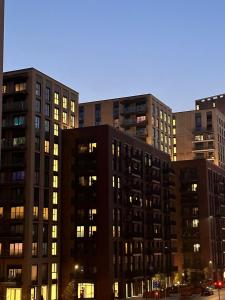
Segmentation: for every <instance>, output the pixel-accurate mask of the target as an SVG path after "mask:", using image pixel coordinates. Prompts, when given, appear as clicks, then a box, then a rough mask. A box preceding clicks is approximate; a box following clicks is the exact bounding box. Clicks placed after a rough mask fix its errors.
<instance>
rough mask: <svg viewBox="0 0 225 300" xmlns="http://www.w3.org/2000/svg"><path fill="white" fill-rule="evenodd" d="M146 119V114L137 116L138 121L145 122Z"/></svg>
mask: <svg viewBox="0 0 225 300" xmlns="http://www.w3.org/2000/svg"><path fill="white" fill-rule="evenodd" d="M145 120H146V116H140V117H137V123H141V122H144V121H145Z"/></svg>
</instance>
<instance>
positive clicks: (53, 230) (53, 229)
mask: <svg viewBox="0 0 225 300" xmlns="http://www.w3.org/2000/svg"><path fill="white" fill-rule="evenodd" d="M52 238H53V239H56V238H57V226H56V225H53V226H52Z"/></svg>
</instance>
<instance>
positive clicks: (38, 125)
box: [34, 116, 41, 129]
mask: <svg viewBox="0 0 225 300" xmlns="http://www.w3.org/2000/svg"><path fill="white" fill-rule="evenodd" d="M34 127H35V128H36V129H40V128H41V118H40V117H39V116H35V120H34Z"/></svg>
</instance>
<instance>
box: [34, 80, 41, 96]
mask: <svg viewBox="0 0 225 300" xmlns="http://www.w3.org/2000/svg"><path fill="white" fill-rule="evenodd" d="M35 94H36V96H37V97H41V84H40V82H36V89H35Z"/></svg>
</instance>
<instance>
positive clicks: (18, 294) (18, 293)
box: [6, 288, 22, 300]
mask: <svg viewBox="0 0 225 300" xmlns="http://www.w3.org/2000/svg"><path fill="white" fill-rule="evenodd" d="M6 299H9V300H17V299H22V288H6Z"/></svg>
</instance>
